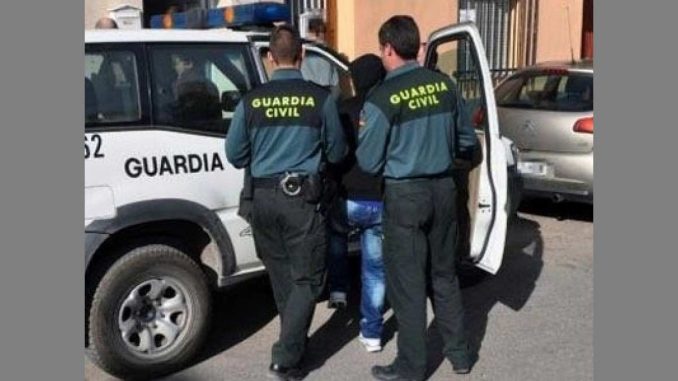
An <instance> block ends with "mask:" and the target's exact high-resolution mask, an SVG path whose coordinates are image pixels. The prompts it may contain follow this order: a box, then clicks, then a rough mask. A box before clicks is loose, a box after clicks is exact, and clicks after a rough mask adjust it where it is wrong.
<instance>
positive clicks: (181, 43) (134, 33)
mask: <svg viewBox="0 0 678 381" xmlns="http://www.w3.org/2000/svg"><path fill="white" fill-rule="evenodd" d="M287 12H288V11H287V9H286V8H283V6H282V5H279V4H266V3H260V4H252V5H247V6H235V7H231V8H222V9H215V10H210V11H209V12H204V13H203V14H202V15H198V16H199V17H195V15H192V16H191V15H187V14H181V13H180V14H174V15H171V16H165V17H163V16H160V17H154V19H153V21H152V25H155V26H161V28H159V29H144V30H97V31H86V32H85V93H86V94H85V98H86V105H85V233H86V234H85V264H86V272H85V279H86V290H85V291H86V292H85V296H86V311H85V313H86V318H87V343H86V346H87V347H88V353H89V355H90V358H91V359H92V360H93V361H94V362H95V363H96V364H97V365H99V366H100V367H101V368H102V369H104V370H106V371H107V372H109V373H111V374H113V375H116V376H118V377H121V378H129V377H150V376H156V375H160V374H165V373H169V372H173V371H176V370H177V369H180V368H182V367H184V366H186V365H187V364H188V363H189V361H190V360H191V358H192V357H193V356H194V355H195V354H196V352H198V351H199V349H200V348H201V345H202V343H203V342H204V340H205V339H206V337H207V335H208V325H209V322H210V311H211V298H210V293H211V291H212V290H214V289H217V288H221V287H225V286H228V285H230V284H233V283H235V282H237V281H238V280H241V279H244V278H246V277H249V276H252V275H254V274H261V273H262V272H263V271H264V270H265V269H264V267H263V265H262V264H261V262H260V260H259V259H258V258H257V256H256V253H255V249H254V244H253V240H252V234H251V230H250V227H249V225H248V223H247V222H246V221H245V220H244V219H243V218H241V217H240V216H239V215H238V206H239V196H240V191H241V189H242V186H243V173H242V172H241V171H239V170H236V169H235V168H233V167H232V166H231V165H229V163H228V162H227V161H226V158H225V152H224V142H225V140H224V139H225V135H226V131H227V129H228V124H229V122H230V118H231V115H232V111H233V110H234V108H235V105H236V104H237V102H238V100H239V99H240V98H241V97H242V95H243V94H244V93H246V92H247V91H249V90H250V89H252V88H253V87H255V86H257V85H259V84H261V83H263V82H265V81H267V78H268V75H269V72H268V68H267V63H266V62H264V60H263V59H262V56H263V53H264V52H265V49H266V46H267V39H268V36H267V35H266V33H262V32H252V31H250V32H248V31H241V30H240V31H239V30H234V29H233V28H224V26H235V25H242V24H244V23H246V22H248V21H249V22H259V21H261V20H262V19H264V21H271V20H273V19H281V20H284V19H287V16H288V13H287ZM191 17H193V20H194V21H195V20H198V24H200V26H201V27H202V28H205V27H208V28H210V27H219V26H221V28H216V29H201V30H194V29H188V28H189V27H191V21H190V20H191ZM182 28H186V29H182ZM375 38H376V37H375ZM480 41H481V40H480V37H479V35H478V32H477V31H476V29H475V28H474V27H473V26H472V25H470V24H462V25H456V26H452V27H449V28H445V29H443V30H440V31H438V32H436V33H434V34H433V35H432V36H431V38H430V39H429V52H428V56H429V57H433V56H437V58H438V59H437V66H438V69H442V70H443V71H445V69H451V68H457V67H458V65H461V64H462V62H461V61H460V60H459V58H460V57H461V56H460V54H461V52H462V50H463V52H465V53H464V54H465V55H464V56H463V57H462V58H463V59H464V60H465V61H464V63H463V64H464V65H466V66H464V67H466V68H471V69H472V70H473V71H474V72H475V76H471V77H473V78H475V79H471V80H465V79H463V78H461V77H459V78H458V79H459V85H460V86H461V87H464V91H463V93H464V94H467V93H468V94H470V95H469V102H468V104H469V105H472V106H470V107H473V108H474V110H475V114H474V122H475V123H476V127H477V130H478V134H479V136H480V137H481V141H482V145H483V155H482V158H480V159H479V160H480V161H479V163H477V165H476V166H475V167H474V169H473V170H472V171H471V176H470V182H469V184H470V185H469V189H471V191H470V192H469V195H470V196H469V205H470V208H469V211H470V215H471V220H472V223H471V225H470V228H469V229H468V231H467V233H468V235H469V237H470V249H469V256H468V258H467V259H468V260H469V261H471V262H473V263H475V264H476V266H478V267H480V268H482V269H484V270H486V271H488V272H490V273H495V272H496V271H497V270H498V269H499V266H500V264H501V260H502V254H503V248H504V238H505V234H506V221H507V212H506V209H505V206H506V184H507V175H506V173H507V172H506V157H505V150H504V146H503V144H502V142H501V138H500V136H499V129H498V127H497V115H496V109H495V106H494V105H495V102H494V93H493V90H492V84H491V81H490V77H489V72H488V66H487V62H486V61H485V58H484V57H485V54H484V51H483V47H482V45H481V42H480ZM305 47H306V54H307V55H316V56H317V57H318V58H320V59H324V60H327V61H328V62H330V63H331V64H332V65H333V66H334V67H335V68H336V70H337V72H338V73H339V78H340V80H339V81H338V83H337V84H336V89H335V90H336V93H337V94H339V96H340V97H347V96H350V95H351V87H350V76H349V73H348V72H347V63H346V61H345V60H343V59H342V58H341V57H339V56H338V55H336V54H335V53H333V52H332V51H330V50H329V49H327V48H324V47H320V46H316V45H313V44H311V43H306V44H305ZM461 48H463V49H461ZM434 52H437V54H434ZM447 73H448V74H450V73H452V71H448V72H447ZM471 77H469V78H471ZM474 81H475V82H474ZM461 87H460V88H461ZM474 92H475V95H473V93H474ZM214 329H238V327H215V328H214Z"/></svg>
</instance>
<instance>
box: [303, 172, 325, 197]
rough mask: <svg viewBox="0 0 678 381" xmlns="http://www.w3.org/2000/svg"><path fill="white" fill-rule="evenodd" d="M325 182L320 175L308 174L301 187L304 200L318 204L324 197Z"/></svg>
mask: <svg viewBox="0 0 678 381" xmlns="http://www.w3.org/2000/svg"><path fill="white" fill-rule="evenodd" d="M324 187H325V184H324V181H323V177H322V176H320V175H308V176H306V177H304V181H303V185H302V187H301V189H302V193H303V197H304V201H306V202H308V203H310V204H318V203H320V201H321V200H322V198H323V193H324V189H323V188H324Z"/></svg>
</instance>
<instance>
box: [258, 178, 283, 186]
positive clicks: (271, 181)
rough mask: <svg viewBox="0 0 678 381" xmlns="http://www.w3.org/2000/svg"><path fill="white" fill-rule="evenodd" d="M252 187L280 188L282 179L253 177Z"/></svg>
mask: <svg viewBox="0 0 678 381" xmlns="http://www.w3.org/2000/svg"><path fill="white" fill-rule="evenodd" d="M252 186H255V187H257V188H275V187H277V186H280V177H252Z"/></svg>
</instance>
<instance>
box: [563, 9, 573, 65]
mask: <svg viewBox="0 0 678 381" xmlns="http://www.w3.org/2000/svg"><path fill="white" fill-rule="evenodd" d="M565 8H567V37H568V38H569V40H570V60H571V61H572V63H574V48H573V47H572V25H571V24H570V6H569V5H566V6H565Z"/></svg>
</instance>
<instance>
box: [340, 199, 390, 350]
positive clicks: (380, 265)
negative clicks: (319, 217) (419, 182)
mask: <svg viewBox="0 0 678 381" xmlns="http://www.w3.org/2000/svg"><path fill="white" fill-rule="evenodd" d="M382 209H383V203H382V202H381V201H361V200H340V201H339V202H338V203H337V204H336V205H335V208H334V213H333V214H334V216H333V218H334V221H335V223H332V224H330V226H331V228H330V236H329V238H330V239H329V263H328V264H329V266H328V272H329V274H328V275H329V287H330V292H346V291H347V289H348V278H349V277H348V263H347V258H346V257H347V253H348V236H349V234H352V233H359V234H360V248H361V252H362V266H361V268H362V271H361V273H362V275H361V278H362V292H361V297H360V315H361V319H360V331H361V333H362V335H363V336H364V337H366V338H370V339H380V338H381V333H382V329H383V323H384V319H383V316H382V315H383V309H384V298H385V293H386V287H385V280H384V262H383V258H382V250H381V243H382V239H383V232H382V227H381V214H382Z"/></svg>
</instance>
